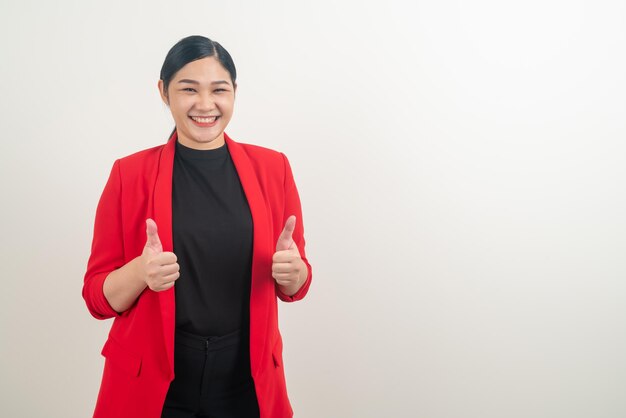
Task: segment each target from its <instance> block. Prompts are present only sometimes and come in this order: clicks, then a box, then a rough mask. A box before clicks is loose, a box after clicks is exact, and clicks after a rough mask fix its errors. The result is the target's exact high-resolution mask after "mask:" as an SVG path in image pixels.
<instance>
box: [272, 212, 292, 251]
mask: <svg viewBox="0 0 626 418" xmlns="http://www.w3.org/2000/svg"><path fill="white" fill-rule="evenodd" d="M294 229H296V217H295V216H294V215H291V216H290V217H289V218H287V221H286V222H285V227H284V228H283V232H281V233H280V236H279V237H278V241H277V242H276V251H283V250H289V249H290V248H291V247H293V245H294V243H293V238H292V235H293V230H294Z"/></svg>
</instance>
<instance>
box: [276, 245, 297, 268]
mask: <svg viewBox="0 0 626 418" xmlns="http://www.w3.org/2000/svg"><path fill="white" fill-rule="evenodd" d="M294 249H295V250H296V251H294ZM297 249H298V247H296V243H295V242H294V243H293V245H292V247H291V248H290V249H289V250H283V251H276V252H275V253H274V255H273V256H272V262H274V263H290V262H292V261H293V260H295V259H298V258H300V253H299V252H298V251H297Z"/></svg>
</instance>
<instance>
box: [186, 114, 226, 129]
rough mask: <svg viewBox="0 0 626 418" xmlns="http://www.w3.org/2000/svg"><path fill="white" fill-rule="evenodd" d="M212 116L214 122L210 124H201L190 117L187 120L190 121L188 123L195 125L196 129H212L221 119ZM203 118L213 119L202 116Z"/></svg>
mask: <svg viewBox="0 0 626 418" xmlns="http://www.w3.org/2000/svg"><path fill="white" fill-rule="evenodd" d="M214 116H215V120H214V121H213V122H211V123H202V122H198V121H196V120H194V119H193V118H192V117H191V116H189V120H190V121H191V122H192V123H193V124H194V125H196V126H197V127H200V128H211V127H213V126H215V125H217V122H218V121H219V120H220V118H221V116H218V115H214ZM196 117H199V116H196ZM204 117H213V116H204Z"/></svg>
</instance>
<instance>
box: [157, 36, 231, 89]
mask: <svg viewBox="0 0 626 418" xmlns="http://www.w3.org/2000/svg"><path fill="white" fill-rule="evenodd" d="M212 56H215V57H216V58H217V60H218V61H219V62H220V64H222V66H223V67H224V69H225V70H226V71H228V73H229V74H230V80H231V81H232V83H233V86H235V80H236V79H237V70H236V69H235V63H234V62H233V59H232V58H231V56H230V54H229V53H228V51H226V50H225V49H224V47H223V46H222V45H220V44H219V43H217V42H215V41H212V40H210V39H209V38H205V37H204V36H188V37H186V38H183V39H181V40H180V41H178V42H177V43H176V45H174V46H173V47H172V49H170V51H169V52H168V53H167V56H166V57H165V61H164V62H163V66H162V67H161V80H163V90H164V91H165V93H166V94H167V88H168V86H169V84H170V81H172V78H173V77H174V75H175V74H176V73H177V72H178V70H180V69H181V68H183V67H184V66H185V65H187V64H189V63H190V62H192V61H196V60H199V59H201V58H206V57H212Z"/></svg>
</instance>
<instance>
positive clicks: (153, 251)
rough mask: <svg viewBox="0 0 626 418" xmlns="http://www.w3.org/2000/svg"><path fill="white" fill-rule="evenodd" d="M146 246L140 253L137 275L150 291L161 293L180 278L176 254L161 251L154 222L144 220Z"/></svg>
mask: <svg viewBox="0 0 626 418" xmlns="http://www.w3.org/2000/svg"><path fill="white" fill-rule="evenodd" d="M146 235H147V239H146V245H145V247H143V252H142V253H141V257H140V258H141V261H140V263H139V269H140V272H139V275H140V277H141V278H142V280H143V281H144V282H146V284H147V285H148V287H149V288H150V289H151V290H154V291H155V292H162V291H163V290H167V289H169V288H170V287H172V286H174V282H176V279H178V277H179V276H180V273H179V270H180V266H179V265H178V263H177V262H176V260H177V259H176V254H174V253H172V252H169V251H163V246H162V245H161V240H160V239H159V234H158V231H157V225H156V222H154V221H153V220H152V219H146Z"/></svg>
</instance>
